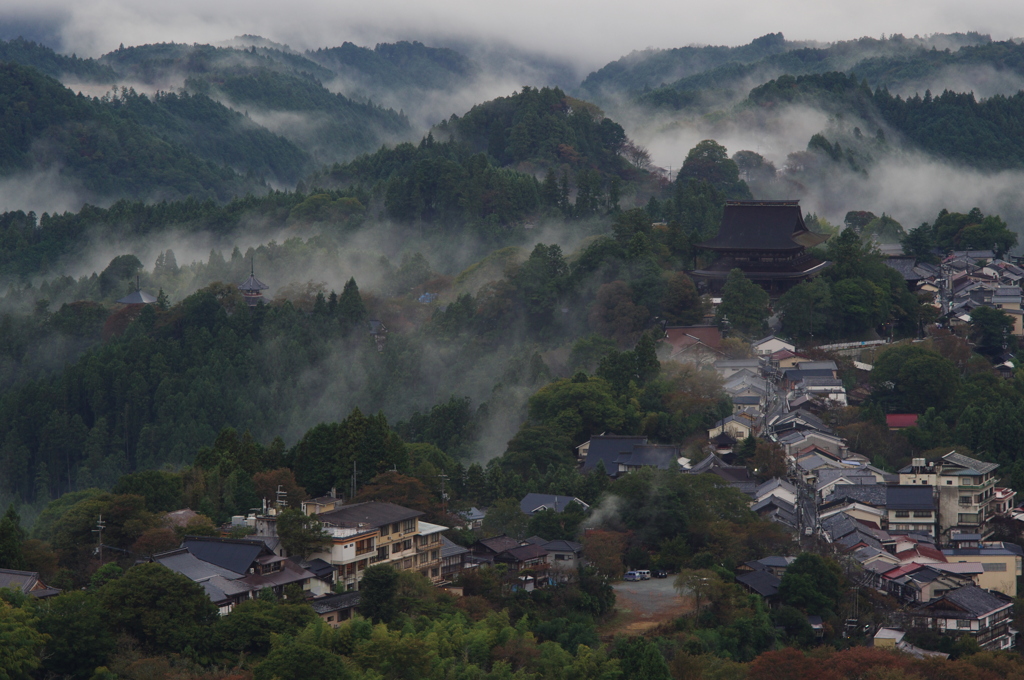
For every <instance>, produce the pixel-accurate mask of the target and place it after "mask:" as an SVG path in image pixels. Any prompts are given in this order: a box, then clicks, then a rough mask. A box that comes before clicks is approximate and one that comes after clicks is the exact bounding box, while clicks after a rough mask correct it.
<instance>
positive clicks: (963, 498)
mask: <svg viewBox="0 0 1024 680" xmlns="http://www.w3.org/2000/svg"><path fill="white" fill-rule="evenodd" d="M973 500H974V499H973V498H971V497H970V496H960V505H972V503H973Z"/></svg>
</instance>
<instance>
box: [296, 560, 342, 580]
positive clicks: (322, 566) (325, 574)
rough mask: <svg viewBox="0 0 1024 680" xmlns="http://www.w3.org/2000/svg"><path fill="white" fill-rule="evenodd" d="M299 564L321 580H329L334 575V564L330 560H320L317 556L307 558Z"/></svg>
mask: <svg viewBox="0 0 1024 680" xmlns="http://www.w3.org/2000/svg"><path fill="white" fill-rule="evenodd" d="M300 566H301V567H303V568H304V569H306V570H307V571H309V572H311V573H313V574H315V575H316V577H317V578H318V579H320V580H322V581H329V580H330V579H331V578H332V577H333V575H334V566H333V565H332V564H331V563H330V562H327V561H326V560H322V559H320V558H319V557H317V558H315V559H312V560H309V561H308V562H303V563H302V564H301V565H300Z"/></svg>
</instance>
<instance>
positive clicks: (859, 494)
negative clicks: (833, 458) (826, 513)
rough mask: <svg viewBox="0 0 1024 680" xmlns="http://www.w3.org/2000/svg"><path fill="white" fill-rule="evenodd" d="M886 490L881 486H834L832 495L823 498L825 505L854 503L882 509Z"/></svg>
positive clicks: (885, 498) (886, 494)
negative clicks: (845, 502) (844, 502)
mask: <svg viewBox="0 0 1024 680" xmlns="http://www.w3.org/2000/svg"><path fill="white" fill-rule="evenodd" d="M823 472H824V471H823ZM888 488H889V487H887V486H883V485H881V484H836V486H835V488H834V489H833V490H832V493H830V494H829V495H828V496H827V497H826V498H825V504H826V505H828V504H831V503H836V502H843V501H856V502H857V503H863V504H864V505H870V506H872V507H875V508H884V507H885V505H886V502H887V498H888V492H887V491H886V489H888Z"/></svg>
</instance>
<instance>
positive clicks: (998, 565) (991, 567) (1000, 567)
mask: <svg viewBox="0 0 1024 680" xmlns="http://www.w3.org/2000/svg"><path fill="white" fill-rule="evenodd" d="M981 568H982V569H984V570H985V571H1006V564H1005V563H1004V562H982V563H981Z"/></svg>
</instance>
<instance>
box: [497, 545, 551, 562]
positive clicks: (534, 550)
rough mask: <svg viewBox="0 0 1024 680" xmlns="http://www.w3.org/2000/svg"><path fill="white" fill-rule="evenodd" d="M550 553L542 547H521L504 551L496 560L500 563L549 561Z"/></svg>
mask: <svg viewBox="0 0 1024 680" xmlns="http://www.w3.org/2000/svg"><path fill="white" fill-rule="evenodd" d="M547 556H548V551H547V550H545V549H544V546H540V545H529V544H528V545H521V546H519V547H517V548H510V549H508V550H503V551H502V552H501V553H499V554H498V555H497V557H495V558H494V559H495V560H497V561H499V562H504V561H514V562H526V561H527V560H536V559H541V558H543V559H547Z"/></svg>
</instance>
